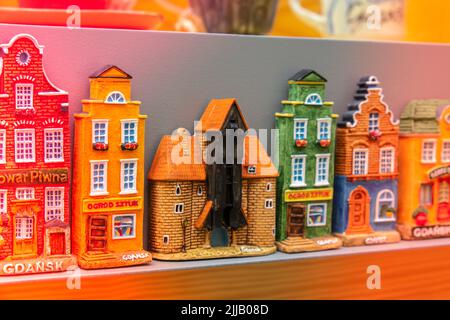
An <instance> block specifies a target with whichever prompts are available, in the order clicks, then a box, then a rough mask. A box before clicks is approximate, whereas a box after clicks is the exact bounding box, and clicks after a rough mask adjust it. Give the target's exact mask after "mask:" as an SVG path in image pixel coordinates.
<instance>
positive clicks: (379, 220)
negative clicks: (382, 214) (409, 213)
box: [374, 218, 396, 223]
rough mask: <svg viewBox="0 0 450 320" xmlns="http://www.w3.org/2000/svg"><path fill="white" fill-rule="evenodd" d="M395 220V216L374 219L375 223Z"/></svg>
mask: <svg viewBox="0 0 450 320" xmlns="http://www.w3.org/2000/svg"><path fill="white" fill-rule="evenodd" d="M395 221H396V219H395V218H393V219H375V220H374V222H375V223H383V222H395Z"/></svg>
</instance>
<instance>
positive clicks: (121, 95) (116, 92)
mask: <svg viewBox="0 0 450 320" xmlns="http://www.w3.org/2000/svg"><path fill="white" fill-rule="evenodd" d="M113 94H118V95H119V96H120V97H121V98H122V99H123V101H108V99H109V98H110V97H111V96H112V95H113ZM105 103H108V104H126V103H127V99H125V95H124V94H123V93H122V92H120V91H111V92H110V93H108V95H107V96H106V99H105Z"/></svg>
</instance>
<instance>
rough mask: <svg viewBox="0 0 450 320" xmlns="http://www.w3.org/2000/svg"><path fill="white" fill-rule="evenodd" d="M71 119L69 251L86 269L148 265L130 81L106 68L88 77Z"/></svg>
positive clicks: (140, 120) (139, 136)
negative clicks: (86, 93)
mask: <svg viewBox="0 0 450 320" xmlns="http://www.w3.org/2000/svg"><path fill="white" fill-rule="evenodd" d="M90 84H91V98H90V99H89V100H83V101H82V103H83V113H80V114H76V115H75V147H74V149H75V150H74V164H75V165H74V172H73V181H74V182H73V230H74V231H73V249H74V253H75V254H76V255H77V256H78V258H79V265H80V266H81V267H82V268H85V269H94V268H109V267H120V266H128V265H136V264H143V263H148V262H150V261H151V255H150V253H148V252H146V251H144V250H143V221H144V217H143V193H144V175H143V172H144V147H145V142H144V133H145V120H146V118H147V116H145V115H141V114H140V112H139V109H140V105H141V103H140V102H139V101H132V100H131V76H130V75H128V74H127V73H125V72H124V71H122V70H121V69H119V68H117V67H114V66H113V67H108V68H106V69H105V70H104V71H102V72H100V73H99V74H97V75H95V76H93V77H91V78H90Z"/></svg>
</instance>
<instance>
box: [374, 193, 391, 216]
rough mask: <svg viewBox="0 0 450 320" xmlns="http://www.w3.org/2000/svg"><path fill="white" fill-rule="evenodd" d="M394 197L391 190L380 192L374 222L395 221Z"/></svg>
mask: <svg viewBox="0 0 450 320" xmlns="http://www.w3.org/2000/svg"><path fill="white" fill-rule="evenodd" d="M394 207H395V196H394V193H393V192H392V191H391V190H388V189H385V190H381V191H380V192H379V193H378V196H377V206H376V217H375V221H377V222H383V221H395V208H394Z"/></svg>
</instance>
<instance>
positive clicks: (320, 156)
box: [314, 153, 331, 187]
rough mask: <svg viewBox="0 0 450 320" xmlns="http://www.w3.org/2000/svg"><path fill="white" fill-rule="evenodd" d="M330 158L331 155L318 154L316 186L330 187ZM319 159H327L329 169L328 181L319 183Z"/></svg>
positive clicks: (327, 170)
mask: <svg viewBox="0 0 450 320" xmlns="http://www.w3.org/2000/svg"><path fill="white" fill-rule="evenodd" d="M330 157H331V155H330V154H329V153H326V154H316V179H315V184H314V185H315V186H316V187H320V186H329V185H330ZM319 159H326V163H327V168H326V173H327V180H326V181H319Z"/></svg>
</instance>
